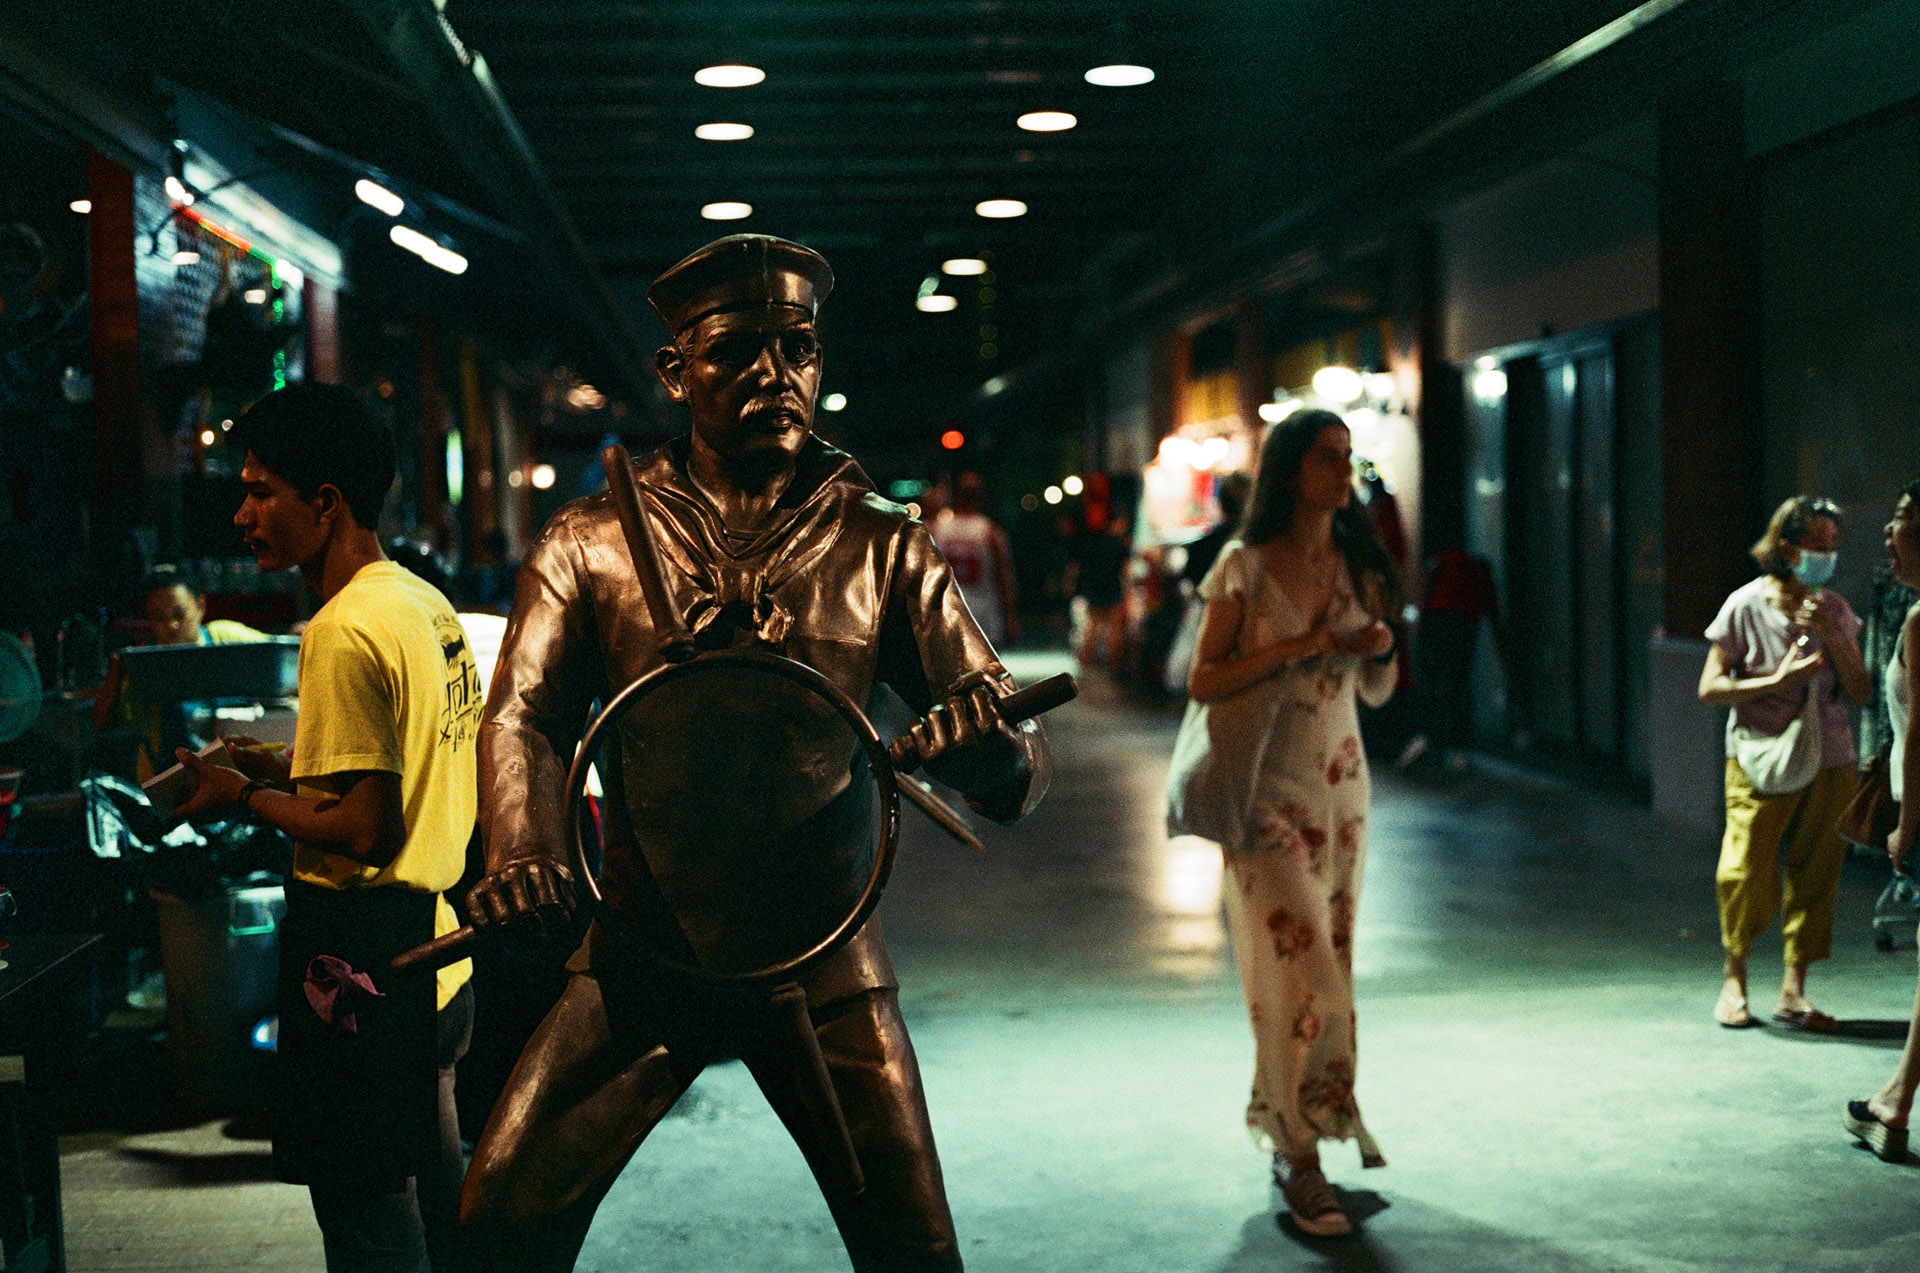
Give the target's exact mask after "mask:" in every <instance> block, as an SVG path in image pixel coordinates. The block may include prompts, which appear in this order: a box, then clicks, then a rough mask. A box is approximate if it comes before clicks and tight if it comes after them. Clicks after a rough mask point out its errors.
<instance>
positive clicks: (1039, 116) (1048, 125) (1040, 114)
mask: <svg viewBox="0 0 1920 1273" xmlns="http://www.w3.org/2000/svg"><path fill="white" fill-rule="evenodd" d="M1013 122H1014V123H1016V124H1018V125H1020V127H1022V128H1024V129H1026V130H1027V131H1028V132H1030V133H1064V132H1066V131H1067V130H1068V129H1069V128H1072V127H1073V126H1074V125H1075V124H1077V123H1079V122H1080V120H1079V119H1078V118H1077V117H1075V116H1073V115H1070V114H1068V113H1067V112H1066V111H1028V112H1027V113H1026V114H1024V115H1022V116H1021V117H1020V118H1019V119H1016V120H1014V121H1013Z"/></svg>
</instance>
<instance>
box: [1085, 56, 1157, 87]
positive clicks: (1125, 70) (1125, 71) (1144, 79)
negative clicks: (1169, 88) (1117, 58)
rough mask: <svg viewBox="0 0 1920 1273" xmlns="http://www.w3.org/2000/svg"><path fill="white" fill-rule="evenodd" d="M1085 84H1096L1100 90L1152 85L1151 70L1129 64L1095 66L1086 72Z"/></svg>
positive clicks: (1118, 63)
mask: <svg viewBox="0 0 1920 1273" xmlns="http://www.w3.org/2000/svg"><path fill="white" fill-rule="evenodd" d="M1087 83H1089V84H1097V85H1099V86H1100V87H1101V88H1132V87H1133V86H1134V85H1136V84H1151V83H1153V70H1152V68H1150V67H1145V66H1135V65H1133V64H1132V63H1131V62H1115V63H1113V64H1111V65H1109V66H1096V67H1094V68H1093V69H1092V70H1091V71H1088V72H1087Z"/></svg>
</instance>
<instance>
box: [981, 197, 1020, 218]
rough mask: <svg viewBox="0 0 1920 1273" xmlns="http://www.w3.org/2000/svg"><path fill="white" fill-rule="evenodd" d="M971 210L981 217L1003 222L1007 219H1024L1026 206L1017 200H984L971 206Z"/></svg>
mask: <svg viewBox="0 0 1920 1273" xmlns="http://www.w3.org/2000/svg"><path fill="white" fill-rule="evenodd" d="M973 210H974V211H975V212H977V213H979V214H980V215H981V216H983V217H987V218H989V219H991V220H995V221H1003V220H1005V219H1006V218H1008V217H1024V216H1026V215H1027V205H1026V204H1024V203H1022V202H1020V201H1019V200H1018V199H986V200H983V201H981V202H979V203H976V204H974V205H973Z"/></svg>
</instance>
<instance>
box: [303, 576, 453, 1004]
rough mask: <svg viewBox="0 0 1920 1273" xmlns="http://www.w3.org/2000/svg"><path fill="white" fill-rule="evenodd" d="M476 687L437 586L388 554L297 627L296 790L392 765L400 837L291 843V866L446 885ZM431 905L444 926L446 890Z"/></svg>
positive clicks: (443, 928) (309, 790) (367, 882)
mask: <svg viewBox="0 0 1920 1273" xmlns="http://www.w3.org/2000/svg"><path fill="white" fill-rule="evenodd" d="M484 698H485V689H484V688H483V687H482V686H481V684H480V674H479V672H478V671H477V670H476V668H475V666H474V661H473V652H472V650H471V649H470V648H469V647H468V644H467V637H466V632H465V631H464V630H463V629H462V628H461V626H460V620H459V619H458V618H457V617H456V616H455V614H454V610H453V606H452V605H451V604H449V603H448V601H447V599H446V598H445V597H444V596H442V595H441V594H440V592H439V590H438V589H436V588H434V587H433V586H432V585H430V584H428V583H427V582H426V581H424V580H422V579H421V578H420V577H419V576H417V575H415V574H413V573H412V572H411V571H409V570H407V569H406V568H405V567H403V566H399V565H396V564H395V563H393V562H390V561H377V562H373V563H370V564H368V565H366V566H363V567H361V568H360V570H359V572H358V573H356V574H355V575H354V576H353V578H352V579H350V580H349V581H348V582H347V585H346V587H344V588H342V589H341V590H340V591H339V592H338V593H336V594H334V596H333V598H332V599H331V600H329V601H328V602H327V603H326V604H325V605H323V606H321V607H320V611H319V613H318V614H316V615H314V616H313V620H312V621H311V622H310V623H308V624H307V630H306V631H305V632H304V633H303V634H302V635H301V639H300V721H299V725H298V726H297V728H296V731H295V734H294V745H293V777H294V781H295V782H296V783H297V784H298V785H299V788H300V790H301V792H302V793H303V794H306V795H322V794H328V795H337V794H339V793H338V791H337V790H336V788H337V787H338V786H339V785H340V782H339V779H340V776H341V775H346V774H353V773H359V772H364V771H366V770H380V771H382V772H385V773H396V774H399V775H400V802H401V808H402V810H403V811H404V813H405V819H406V828H407V838H406V842H405V843H404V844H403V845H402V846H401V849H400V852H399V854H398V855H397V856H395V858H394V859H393V861H392V862H390V863H388V864H387V865H385V866H383V867H374V866H371V865H368V864H366V863H362V862H358V861H355V860H354V859H353V858H350V857H347V856H345V855H343V854H338V853H329V852H327V851H325V850H323V849H319V848H316V847H314V846H312V845H308V844H295V845H294V857H293V873H294V876H295V878H297V879H300V880H305V881H306V882H308V883H310V884H318V885H320V886H321V887H323V888H371V887H398V888H408V889H414V890H416V891H420V892H432V893H443V892H444V891H445V890H447V889H449V888H451V887H453V885H454V884H455V883H456V882H457V881H458V880H459V878H460V874H461V871H462V869H463V868H464V867H465V865H466V852H467V841H468V838H469V837H470V836H471V834H472V832H473V819H474V809H475V804H476V801H477V796H478V787H477V780H476V776H475V763H474V761H475V751H476V748H477V745H478V735H479V731H480V713H481V708H482V706H483V705H484V704H483V700H484ZM436 912H437V916H436V920H435V923H434V932H435V933H436V934H441V933H446V932H451V931H452V930H453V929H454V927H455V926H456V920H455V917H454V914H453V908H452V907H450V906H449V905H447V902H446V899H445V898H444V897H442V898H441V899H440V901H439V903H438V905H437V907H436ZM471 970H472V964H471V963H470V962H467V961H462V962H461V963H458V964H454V965H452V966H451V967H449V968H445V969H442V970H441V973H440V1001H441V1003H442V1005H444V1004H445V1003H446V1001H447V1000H448V999H449V998H451V996H452V994H453V991H455V990H457V989H459V987H460V986H461V985H462V984H463V983H464V982H465V981H466V980H467V977H468V976H469V975H470V974H471Z"/></svg>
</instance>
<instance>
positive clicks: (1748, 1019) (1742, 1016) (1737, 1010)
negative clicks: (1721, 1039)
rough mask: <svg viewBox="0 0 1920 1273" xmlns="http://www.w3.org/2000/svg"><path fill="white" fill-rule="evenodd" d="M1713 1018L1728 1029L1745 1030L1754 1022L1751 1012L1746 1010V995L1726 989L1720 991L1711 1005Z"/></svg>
mask: <svg viewBox="0 0 1920 1273" xmlns="http://www.w3.org/2000/svg"><path fill="white" fill-rule="evenodd" d="M1713 1019H1714V1020H1715V1021H1718V1022H1719V1023H1720V1024H1721V1025H1723V1026H1725V1027H1726V1028H1727V1029H1729V1030H1745V1029H1747V1028H1749V1027H1750V1026H1752V1025H1753V1024H1754V1020H1753V1014H1752V1013H1751V1012H1748V1011H1747V997H1746V996H1745V995H1737V994H1733V993H1730V992H1729V991H1727V990H1722V991H1721V992H1720V998H1719V999H1718V1000H1717V1001H1716V1002H1715V1003H1714V1005H1713Z"/></svg>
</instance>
